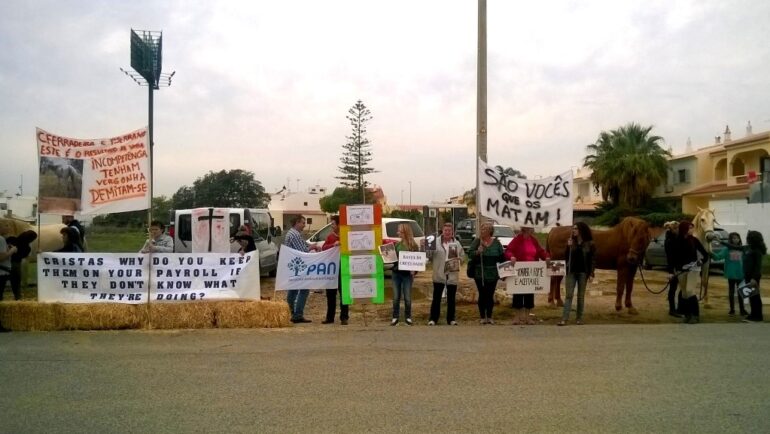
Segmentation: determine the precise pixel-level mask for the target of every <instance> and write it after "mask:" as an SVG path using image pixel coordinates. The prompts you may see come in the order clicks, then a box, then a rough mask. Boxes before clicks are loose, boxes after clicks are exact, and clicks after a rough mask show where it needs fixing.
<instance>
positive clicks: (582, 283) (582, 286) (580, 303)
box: [561, 273, 588, 321]
mask: <svg viewBox="0 0 770 434" xmlns="http://www.w3.org/2000/svg"><path fill="white" fill-rule="evenodd" d="M587 279H588V276H587V275H586V273H569V274H567V279H566V283H565V285H566V289H567V296H566V298H565V299H564V312H563V313H562V315H561V319H563V320H565V321H566V320H568V319H569V311H570V309H571V308H572V296H573V295H574V294H575V285H576V284H577V290H578V294H577V319H578V321H580V320H582V319H583V307H584V306H585V301H586V281H587Z"/></svg>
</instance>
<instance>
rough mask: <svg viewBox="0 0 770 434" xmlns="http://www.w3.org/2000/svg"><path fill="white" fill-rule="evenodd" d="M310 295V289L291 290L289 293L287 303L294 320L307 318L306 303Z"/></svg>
mask: <svg viewBox="0 0 770 434" xmlns="http://www.w3.org/2000/svg"><path fill="white" fill-rule="evenodd" d="M309 293H310V290H309V289H291V290H289V291H287V294H286V303H288V304H289V311H291V319H292V320H295V321H296V320H301V319H304V318H305V302H306V301H307V296H308V294H309Z"/></svg>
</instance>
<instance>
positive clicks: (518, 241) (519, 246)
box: [505, 234, 551, 261]
mask: <svg viewBox="0 0 770 434" xmlns="http://www.w3.org/2000/svg"><path fill="white" fill-rule="evenodd" d="M527 244H531V245H534V246H535V256H534V257H529V255H527V254H526V252H525V250H524V248H525V246H526V245H527ZM511 258H516V260H517V261H537V260H538V259H542V260H547V259H551V257H550V255H548V252H546V251H545V249H543V248H542V247H540V243H538V242H537V238H535V237H533V236H530V237H528V238H524V237H523V236H522V235H521V234H519V235H516V237H514V239H512V240H511V242H510V243H509V244H508V247H506V248H505V259H508V260H511Z"/></svg>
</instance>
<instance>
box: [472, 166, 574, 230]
mask: <svg viewBox="0 0 770 434" xmlns="http://www.w3.org/2000/svg"><path fill="white" fill-rule="evenodd" d="M478 165H479V171H478V173H479V179H478V186H479V201H480V203H479V206H478V209H479V210H480V212H481V214H482V215H484V216H486V217H489V218H492V219H494V220H495V221H496V222H498V223H500V224H504V225H509V226H513V227H514V228H520V227H522V226H529V227H533V228H537V229H549V228H552V227H555V226H567V225H571V224H572V204H573V201H574V198H573V186H572V172H571V171H567V172H564V173H562V174H560V175H557V176H554V177H550V178H542V179H522V178H516V177H511V176H508V175H506V174H504V173H501V172H500V171H499V170H497V169H495V168H494V167H491V166H488V165H487V164H486V163H485V162H484V161H482V160H481V159H479V160H478Z"/></svg>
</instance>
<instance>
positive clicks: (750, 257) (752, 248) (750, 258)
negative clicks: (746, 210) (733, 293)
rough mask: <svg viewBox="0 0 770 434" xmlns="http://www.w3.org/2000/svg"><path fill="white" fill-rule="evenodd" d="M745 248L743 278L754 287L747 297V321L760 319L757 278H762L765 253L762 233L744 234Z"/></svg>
mask: <svg viewBox="0 0 770 434" xmlns="http://www.w3.org/2000/svg"><path fill="white" fill-rule="evenodd" d="M746 244H747V246H746V250H745V252H744V254H743V278H744V280H745V281H746V282H747V283H748V284H749V286H750V287H752V288H754V289H755V291H753V294H752V295H751V296H750V297H749V306H751V313H750V314H749V316H747V317H746V320H747V321H756V322H759V321H762V320H763V319H764V317H763V316H762V298H761V297H760V296H759V280H760V279H761V278H762V257H763V256H765V255H766V254H767V246H766V245H765V240H764V238H762V233H761V232H757V231H749V233H748V234H747V235H746Z"/></svg>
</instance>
